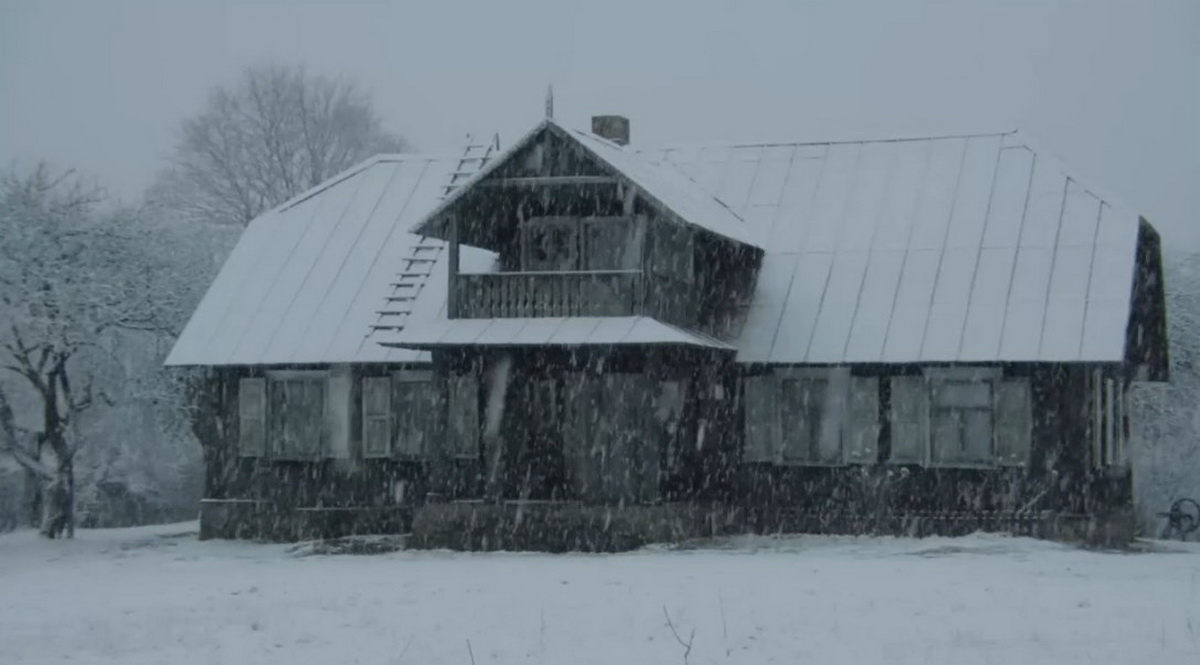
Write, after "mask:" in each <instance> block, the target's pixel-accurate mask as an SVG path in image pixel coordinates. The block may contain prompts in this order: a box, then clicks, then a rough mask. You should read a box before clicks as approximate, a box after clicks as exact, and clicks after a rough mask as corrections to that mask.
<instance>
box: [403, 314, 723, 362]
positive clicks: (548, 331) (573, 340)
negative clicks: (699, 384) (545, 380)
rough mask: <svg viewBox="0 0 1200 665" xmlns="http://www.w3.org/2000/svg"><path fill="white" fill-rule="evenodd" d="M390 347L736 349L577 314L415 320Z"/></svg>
mask: <svg viewBox="0 0 1200 665" xmlns="http://www.w3.org/2000/svg"><path fill="white" fill-rule="evenodd" d="M380 344H381V345H383V346H388V347H399V348H407V349H420V350H433V349H445V348H449V347H519V346H562V347H580V346H625V345H652V346H689V347H694V348H706V349H714V350H720V351H729V352H730V353H732V352H734V351H735V350H736V349H735V347H734V346H732V345H730V344H727V343H725V342H722V341H721V340H719V339H716V338H715V337H710V336H708V335H705V334H702V333H697V332H693V331H688V330H684V329H682V328H679V327H676V326H673V325H670V324H668V323H663V322H661V321H659V320H657V319H653V318H650V317H648V316H618V317H604V316H577V317H553V318H511V319H441V320H437V321H429V322H422V323H414V324H411V325H409V326H407V327H405V329H404V330H402V331H400V332H398V333H396V334H395V335H394V336H393V337H391V338H389V339H387V340H384V341H380Z"/></svg>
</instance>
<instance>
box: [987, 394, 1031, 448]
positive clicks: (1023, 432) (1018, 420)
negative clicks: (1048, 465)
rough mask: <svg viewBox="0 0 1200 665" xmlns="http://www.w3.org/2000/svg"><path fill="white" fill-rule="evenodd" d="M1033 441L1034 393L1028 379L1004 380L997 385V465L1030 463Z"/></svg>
mask: <svg viewBox="0 0 1200 665" xmlns="http://www.w3.org/2000/svg"><path fill="white" fill-rule="evenodd" d="M1032 440H1033V391H1032V389H1031V388H1030V385H1029V379H1005V380H1004V381H1001V382H1000V383H999V384H997V386H996V463H997V464H1002V465H1005V466H1026V465H1028V464H1029V450H1030V446H1031V443H1032Z"/></svg>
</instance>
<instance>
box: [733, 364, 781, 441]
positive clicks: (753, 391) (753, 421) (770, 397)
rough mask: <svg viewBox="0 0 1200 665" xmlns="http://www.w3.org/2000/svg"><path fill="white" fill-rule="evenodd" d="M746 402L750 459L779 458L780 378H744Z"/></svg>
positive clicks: (743, 393)
mask: <svg viewBox="0 0 1200 665" xmlns="http://www.w3.org/2000/svg"><path fill="white" fill-rule="evenodd" d="M742 386H743V390H742V400H743V402H744V404H745V412H746V415H745V418H746V448H745V455H744V457H743V460H744V461H746V462H777V461H779V451H780V449H779V445H778V441H779V409H778V408H776V404H777V402H776V400H777V398H778V395H777V394H776V381H775V377H773V376H747V377H745V378H744V379H742Z"/></svg>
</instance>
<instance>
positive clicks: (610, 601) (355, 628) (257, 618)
mask: <svg viewBox="0 0 1200 665" xmlns="http://www.w3.org/2000/svg"><path fill="white" fill-rule="evenodd" d="M194 528H195V525H194V524H185V525H173V526H164V527H148V528H140V529H121V530H108V531H84V532H82V533H81V534H80V535H79V537H78V538H77V539H76V540H75V541H73V542H44V541H40V540H38V538H37V537H36V536H35V535H34V534H33V533H31V532H21V533H15V534H9V535H4V536H0V598H2V599H3V602H2V604H0V663H4V664H6V665H11V664H14V663H63V662H73V663H97V664H99V663H122V664H126V665H132V664H135V663H170V664H172V665H188V664H191V663H250V664H255V665H259V664H269V663H287V664H289V665H292V664H304V663H316V664H327V663H379V664H387V665H391V664H396V663H415V664H420V665H425V664H431V663H455V664H456V665H469V664H470V663H471V662H472V660H473V661H474V662H475V663H476V664H477V665H482V664H483V663H538V664H541V663H555V664H557V663H564V664H566V663H569V664H572V665H576V664H581V663H605V664H610V663H655V664H658V663H684V662H685V660H686V662H687V663H691V664H701V663H789V664H801V663H820V664H822V665H825V664H830V663H884V662H886V663H922V664H924V663H953V664H955V665H963V664H968V663H1020V664H1022V665H1029V664H1033V663H1055V664H1057V665H1063V664H1068V663H1087V664H1088V665H1096V664H1100V663H1118V664H1120V665H1130V664H1136V665H1148V664H1151V663H1189V664H1195V663H1200V545H1197V544H1189V545H1182V544H1174V543H1154V544H1151V545H1147V546H1146V549H1149V550H1151V551H1149V552H1142V553H1126V554H1119V553H1106V552H1088V551H1081V550H1077V549H1072V548H1068V547H1065V546H1060V545H1055V544H1051V543H1045V542H1039V541H1035V540H1027V539H1020V538H1006V537H998V536H972V537H968V538H962V539H927V540H906V539H890V538H858V539H855V538H826V537H799V538H788V539H778V540H777V539H766V538H754V539H739V540H735V541H730V542H723V543H719V544H713V545H708V546H705V547H699V548H695V549H687V550H665V549H657V550H655V549H652V550H644V551H641V552H636V553H630V554H621V555H537V554H457V553H444V552H422V553H411V552H406V553H397V554H387V555H374V556H348V555H342V556H301V555H299V554H297V553H296V552H295V551H294V550H293V548H289V547H288V546H285V545H255V544H250V543H233V542H205V543H200V542H197V541H196V540H195V537H194ZM664 608H665V609H666V612H667V614H669V615H670V617H671V620H672V623H673V624H674V626H675V629H676V630H677V632H678V633H679V635H680V637H681V638H682V639H683V640H684V641H687V640H688V639H689V636H691V635H693V631H694V637H693V638H692V648H691V652H690V654H688V655H687V657H686V659H685V654H684V648H683V647H682V646H681V645H680V643H679V641H677V640H676V638H675V636H674V635H673V634H672V631H671V628H670V626H668V624H667V620H666V618H665V616H664ZM468 642H469V644H470V647H469V648H468Z"/></svg>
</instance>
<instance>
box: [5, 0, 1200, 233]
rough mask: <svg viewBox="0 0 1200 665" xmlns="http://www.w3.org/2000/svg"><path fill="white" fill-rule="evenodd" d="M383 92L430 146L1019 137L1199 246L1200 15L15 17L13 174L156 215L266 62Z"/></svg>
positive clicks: (1192, 6) (1065, 6)
mask: <svg viewBox="0 0 1200 665" xmlns="http://www.w3.org/2000/svg"><path fill="white" fill-rule="evenodd" d="M264 60H276V61H280V62H285V63H287V62H303V63H305V64H307V65H308V66H309V67H310V68H311V69H313V70H317V71H321V72H324V73H334V74H336V73H345V74H348V75H351V76H354V77H356V78H358V79H359V80H360V81H361V82H362V83H363V84H365V85H366V86H368V87H370V88H371V89H373V90H374V92H375V98H376V102H377V106H378V108H379V111H380V113H381V115H382V116H383V117H384V119H385V121H386V123H387V125H388V126H389V128H391V129H393V130H395V131H398V132H400V133H402V134H404V135H405V136H406V137H408V138H409V139H410V140H411V141H413V142H414V143H416V144H417V145H418V146H419V147H421V148H428V149H436V148H453V147H456V146H459V145H461V143H462V140H463V137H464V136H465V135H466V133H467V132H471V131H473V132H476V133H477V134H487V135H490V134H491V133H492V132H494V131H499V132H500V135H501V139H502V141H505V142H508V141H512V140H513V139H515V138H516V136H517V135H518V134H519V133H520V132H522V131H524V130H525V129H527V128H528V127H529V126H530V125H531V124H532V123H534V122H536V121H537V120H538V119H539V118H540V117H541V115H542V107H543V99H544V95H545V87H546V84H547V83H551V82H552V83H553V84H554V88H555V98H556V115H557V116H558V117H559V118H560V119H561V120H564V121H566V122H567V123H568V124H575V125H579V126H584V125H585V123H586V121H587V118H588V116H589V115H591V114H593V113H621V114H624V115H628V116H629V117H630V118H631V119H632V121H633V140H634V141H635V142H637V143H641V144H646V145H650V144H664V143H680V142H682V143H695V142H701V141H704V140H708V139H747V140H783V139H803V138H821V137H825V136H830V135H845V134H854V135H862V134H867V135H871V134H888V133H893V132H905V133H909V132H925V131H943V130H953V131H959V130H977V129H988V130H991V129H997V128H1009V127H1014V126H1020V127H1022V128H1024V129H1026V130H1028V131H1029V132H1030V133H1031V134H1033V135H1034V136H1035V137H1037V138H1038V139H1039V140H1040V142H1041V143H1042V144H1044V145H1045V146H1046V147H1048V148H1050V149H1051V150H1053V151H1054V152H1057V153H1058V154H1059V155H1060V156H1062V157H1063V158H1064V159H1066V161H1067V162H1068V163H1069V164H1070V165H1071V166H1072V167H1073V169H1074V170H1076V171H1077V172H1078V173H1079V174H1080V175H1082V176H1084V177H1085V178H1086V179H1088V180H1089V181H1091V184H1093V185H1094V186H1096V187H1097V188H1098V189H1100V190H1101V191H1102V192H1104V193H1105V194H1107V195H1109V196H1112V197H1115V198H1117V199H1119V200H1122V201H1125V202H1128V203H1129V204H1130V205H1132V206H1133V207H1134V208H1136V209H1138V210H1139V211H1141V212H1142V213H1143V214H1145V215H1146V216H1147V217H1148V218H1149V219H1150V220H1151V221H1152V222H1154V223H1155V225H1156V226H1158V228H1159V229H1160V230H1161V231H1162V232H1163V234H1164V236H1165V238H1166V239H1167V241H1168V243H1167V244H1168V246H1185V245H1186V246H1189V247H1192V248H1200V2H1197V1H1196V0H1140V1H1139V0H1125V1H1115V0H1114V1H1108V0H1090V1H1087V2H1084V1H1082V0H1081V1H1077V2H1061V1H1060V2H1055V1H1051V0H1045V1H1037V2H1035V1H1020V0H1006V1H999V0H997V1H993V2H984V1H982V0H980V1H977V2H976V1H970V0H955V1H953V2H906V1H901V0H875V1H873V2H866V1H863V2H850V1H847V0H836V1H828V2H816V1H812V2H802V1H798V0H792V1H784V0H780V1H777V2H765V1H764V2H752V1H749V0H731V1H724V2H716V1H712V0H676V1H670V2H668V1H666V0H664V1H661V2H654V1H651V0H591V1H590V2H583V1H579V0H504V1H489V0H478V1H474V2H467V1H453V0H443V1H430V2H421V1H416V0H412V1H408V2H391V3H389V2H339V3H336V4H335V3H332V2H329V3H319V2H315V1H314V2H303V1H300V0H295V1H290V2H289V1H285V0H259V1H258V2H242V3H234V2H227V1H225V0H179V1H177V2H172V1H168V0H159V1H150V0H105V1H104V2H96V1H94V0H64V1H58V0H0V161H3V162H4V163H10V162H12V161H14V160H15V161H17V162H18V163H20V162H28V161H31V160H36V159H46V160H49V161H51V162H53V163H55V164H56V165H61V166H76V167H78V168H79V169H80V170H81V171H83V172H85V173H87V174H89V175H91V176H93V177H94V178H96V179H97V180H98V181H100V182H101V183H102V184H105V185H107V186H108V187H109V188H110V189H111V190H112V191H113V192H115V193H117V194H119V195H121V196H122V197H125V198H129V199H132V198H136V197H137V196H139V195H140V192H141V191H142V188H143V187H145V185H146V184H147V183H148V182H149V180H150V179H151V178H152V177H153V174H154V172H155V171H156V170H157V169H158V168H160V167H161V165H162V160H163V157H164V155H165V154H166V153H167V151H168V150H169V149H170V146H171V143H172V139H173V132H174V130H175V128H176V127H177V126H178V123H179V121H180V119H181V118H183V117H185V116H187V115H190V114H193V113H195V112H196V111H197V110H198V109H199V108H200V107H201V105H202V104H203V102H204V98H205V95H206V93H207V90H208V89H209V87H210V86H212V85H213V84H215V83H218V82H223V81H229V80H232V79H233V78H235V77H236V75H237V74H238V72H239V70H240V69H241V68H242V67H244V66H245V65H247V64H251V63H255V62H261V61H264Z"/></svg>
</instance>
